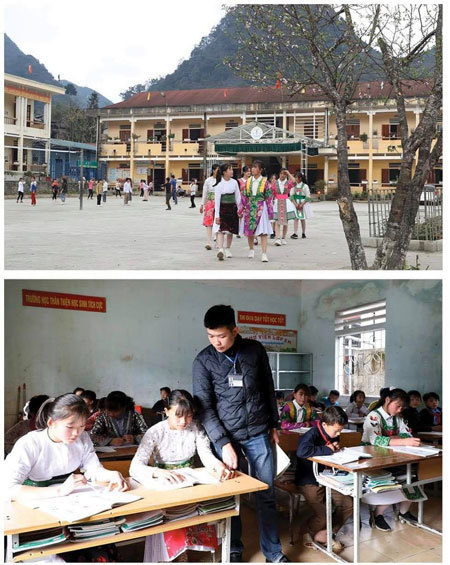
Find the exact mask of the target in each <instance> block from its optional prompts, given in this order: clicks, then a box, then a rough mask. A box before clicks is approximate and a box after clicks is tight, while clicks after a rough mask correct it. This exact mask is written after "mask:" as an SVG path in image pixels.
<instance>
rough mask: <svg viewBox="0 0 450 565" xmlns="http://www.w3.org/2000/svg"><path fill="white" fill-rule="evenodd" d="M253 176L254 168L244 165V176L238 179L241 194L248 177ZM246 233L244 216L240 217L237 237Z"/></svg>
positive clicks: (256, 242) (256, 240) (256, 241)
mask: <svg viewBox="0 0 450 565" xmlns="http://www.w3.org/2000/svg"><path fill="white" fill-rule="evenodd" d="M251 176H252V170H251V168H250V167H249V166H248V165H244V166H243V167H242V176H241V178H240V179H238V183H239V190H240V191H241V195H242V192H243V190H244V188H245V185H246V184H247V181H248V179H249V178H250V177H251ZM242 233H244V218H240V219H239V233H238V234H237V236H236V237H237V238H239V239H240V238H241V234H242ZM254 244H255V245H258V238H257V237H256V238H255V241H254Z"/></svg>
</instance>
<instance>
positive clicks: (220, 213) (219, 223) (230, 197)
mask: <svg viewBox="0 0 450 565" xmlns="http://www.w3.org/2000/svg"><path fill="white" fill-rule="evenodd" d="M232 176H233V167H232V166H231V165H230V164H229V163H225V164H223V165H221V166H220V168H219V170H218V171H217V174H216V183H215V185H214V191H215V193H214V200H215V204H214V213H215V222H214V226H213V231H214V233H217V246H218V248H219V250H218V252H217V258H218V259H219V261H223V260H224V259H225V258H227V259H228V258H230V257H232V254H231V250H230V248H231V244H232V242H233V234H235V235H237V234H238V233H239V216H238V207H239V206H240V204H241V192H240V190H239V185H238V183H237V181H236V180H235V179H234V178H232ZM225 235H226V236H227V242H226V247H225V250H224V246H223V240H224V236H225Z"/></svg>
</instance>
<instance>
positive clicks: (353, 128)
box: [346, 119, 360, 139]
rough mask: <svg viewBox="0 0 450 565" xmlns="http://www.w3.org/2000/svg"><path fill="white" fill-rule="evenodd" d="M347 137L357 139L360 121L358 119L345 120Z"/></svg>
mask: <svg viewBox="0 0 450 565" xmlns="http://www.w3.org/2000/svg"><path fill="white" fill-rule="evenodd" d="M346 129H347V139H359V134H360V123H359V120H354V119H352V120H347V126H346Z"/></svg>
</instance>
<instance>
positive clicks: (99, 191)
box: [95, 179, 103, 206]
mask: <svg viewBox="0 0 450 565" xmlns="http://www.w3.org/2000/svg"><path fill="white" fill-rule="evenodd" d="M95 194H96V195H97V206H101V205H102V194H103V183H102V181H101V180H100V179H99V180H98V181H97V185H96V187H95Z"/></svg>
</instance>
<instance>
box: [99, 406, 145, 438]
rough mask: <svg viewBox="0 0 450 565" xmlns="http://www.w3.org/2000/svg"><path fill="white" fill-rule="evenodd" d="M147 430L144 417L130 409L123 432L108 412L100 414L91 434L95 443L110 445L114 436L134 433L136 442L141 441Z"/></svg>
mask: <svg viewBox="0 0 450 565" xmlns="http://www.w3.org/2000/svg"><path fill="white" fill-rule="evenodd" d="M147 430H148V426H147V424H146V423H145V420H144V418H143V417H142V416H141V415H140V414H138V413H137V412H135V411H134V410H129V411H128V413H127V414H126V416H125V426H124V430H123V434H121V433H120V432H119V429H118V427H117V424H116V422H115V420H114V418H110V417H109V416H108V414H106V412H102V413H101V414H100V415H99V416H98V418H97V419H96V420H95V424H94V425H93V427H92V429H91V431H90V432H89V434H90V436H91V439H92V442H93V444H94V445H108V443H109V442H110V441H111V440H112V439H113V438H115V437H122V436H123V435H132V436H134V440H135V442H136V443H139V442H140V441H141V439H142V437H143V435H144V434H145V432H146V431H147Z"/></svg>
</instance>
